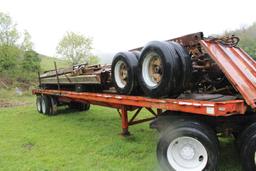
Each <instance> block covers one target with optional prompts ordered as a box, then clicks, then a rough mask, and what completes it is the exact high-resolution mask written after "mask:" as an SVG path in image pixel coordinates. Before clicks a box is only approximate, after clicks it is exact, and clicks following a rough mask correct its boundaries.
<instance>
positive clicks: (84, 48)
mask: <svg viewBox="0 0 256 171" xmlns="http://www.w3.org/2000/svg"><path fill="white" fill-rule="evenodd" d="M91 45H92V40H91V39H90V38H87V37H85V36H84V35H82V34H79V33H74V32H67V33H66V34H65V35H64V37H63V38H62V40H61V41H60V42H59V44H58V46H57V53H58V54H60V55H62V56H63V57H64V58H66V59H68V60H69V61H70V62H71V63H72V64H73V65H75V64H78V63H82V62H87V60H88V57H89V56H90V55H91V50H92V46H91Z"/></svg>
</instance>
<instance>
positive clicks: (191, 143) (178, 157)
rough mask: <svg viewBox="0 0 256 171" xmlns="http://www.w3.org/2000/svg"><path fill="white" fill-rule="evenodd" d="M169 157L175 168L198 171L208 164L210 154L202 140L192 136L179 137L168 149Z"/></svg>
mask: <svg viewBox="0 0 256 171" xmlns="http://www.w3.org/2000/svg"><path fill="white" fill-rule="evenodd" d="M167 159H168V162H169V164H170V165H171V167H172V168H174V170H178V171H179V170H182V171H198V170H203V169H204V168H205V166H206V164H207V160H208V155H207V151H206V149H205V147H204V146H203V144H202V143H201V142H199V141H198V140H197V139H195V138H192V137H185V136H184V137H178V138H176V139H174V140H173V141H172V142H171V143H170V145H169V147H168V149H167Z"/></svg>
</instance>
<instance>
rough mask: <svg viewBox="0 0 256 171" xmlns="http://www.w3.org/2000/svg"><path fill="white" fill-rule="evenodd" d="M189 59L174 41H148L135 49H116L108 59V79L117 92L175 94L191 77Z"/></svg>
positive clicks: (150, 94) (186, 85) (186, 53)
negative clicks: (142, 46)
mask: <svg viewBox="0 0 256 171" xmlns="http://www.w3.org/2000/svg"><path fill="white" fill-rule="evenodd" d="M191 68H192V67H191V58H190V56H189V54H188V52H187V50H186V49H185V48H184V47H183V46H181V45H180V44H178V43H176V42H160V41H152V42H149V43H148V44H147V45H146V46H145V47H144V48H143V49H142V50H141V53H138V52H120V53H118V54H117V55H116V56H115V57H114V59H113V62H112V80H113V83H114V86H115V88H116V90H117V92H118V93H120V94H126V95H130V94H135V95H136V93H138V92H139V91H138V90H142V91H143V93H144V94H145V95H146V96H150V97H167V96H176V95H179V94H180V93H181V92H182V91H183V90H184V89H185V88H186V87H188V83H189V81H190V77H191V70H192V69H191Z"/></svg>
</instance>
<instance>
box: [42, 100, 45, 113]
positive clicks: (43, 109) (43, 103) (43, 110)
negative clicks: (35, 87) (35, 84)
mask: <svg viewBox="0 0 256 171" xmlns="http://www.w3.org/2000/svg"><path fill="white" fill-rule="evenodd" d="M42 112H43V113H46V106H45V101H44V99H42Z"/></svg>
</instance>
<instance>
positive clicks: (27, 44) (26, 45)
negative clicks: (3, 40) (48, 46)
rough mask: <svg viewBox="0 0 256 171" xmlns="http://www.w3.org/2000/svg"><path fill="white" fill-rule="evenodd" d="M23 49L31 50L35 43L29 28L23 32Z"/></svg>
mask: <svg viewBox="0 0 256 171" xmlns="http://www.w3.org/2000/svg"><path fill="white" fill-rule="evenodd" d="M21 49H23V50H24V51H30V50H32V49H33V43H32V41H31V35H30V34H29V32H28V31H27V30H25V31H24V33H23V41H22V43H21Z"/></svg>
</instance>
